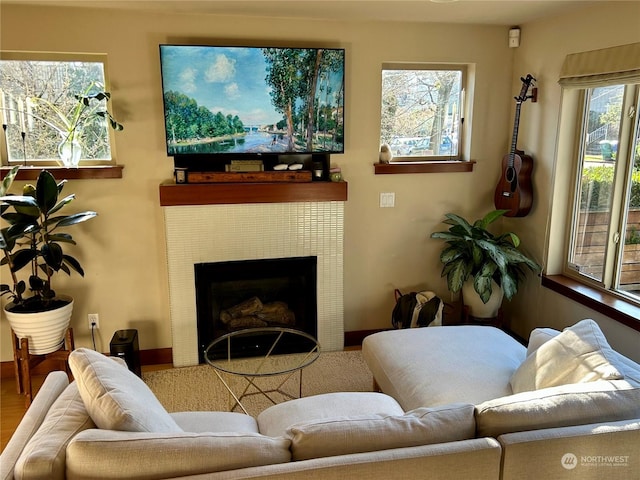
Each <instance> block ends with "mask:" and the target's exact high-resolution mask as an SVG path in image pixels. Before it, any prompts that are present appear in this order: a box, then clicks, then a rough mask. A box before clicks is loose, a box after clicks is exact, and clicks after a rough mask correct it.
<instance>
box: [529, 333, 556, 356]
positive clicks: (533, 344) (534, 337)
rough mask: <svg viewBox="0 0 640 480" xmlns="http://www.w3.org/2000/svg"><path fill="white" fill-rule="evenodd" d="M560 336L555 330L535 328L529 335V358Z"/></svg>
mask: <svg viewBox="0 0 640 480" xmlns="http://www.w3.org/2000/svg"><path fill="white" fill-rule="evenodd" d="M558 335H560V332H559V331H558V330H554V329H553V328H534V329H533V330H532V331H531V334H530V335H529V343H528V344H527V357H528V356H529V355H531V354H532V353H534V352H535V351H536V350H538V349H539V348H540V347H541V346H542V345H544V344H545V343H547V342H548V341H549V340H551V339H552V338H555V337H557V336H558Z"/></svg>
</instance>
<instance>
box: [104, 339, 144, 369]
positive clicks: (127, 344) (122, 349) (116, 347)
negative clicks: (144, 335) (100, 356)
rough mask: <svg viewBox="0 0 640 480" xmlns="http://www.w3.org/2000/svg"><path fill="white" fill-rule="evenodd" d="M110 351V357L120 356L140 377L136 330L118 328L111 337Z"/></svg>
mask: <svg viewBox="0 0 640 480" xmlns="http://www.w3.org/2000/svg"><path fill="white" fill-rule="evenodd" d="M109 346H110V352H111V356H112V357H120V358H121V359H123V360H124V361H125V362H126V363H127V367H129V370H131V371H132V372H133V373H135V374H136V375H138V376H139V377H142V371H141V369H140V347H139V346H138V331H137V330H134V329H131V330H118V331H116V333H114V334H113V338H112V339H111V343H110V344H109Z"/></svg>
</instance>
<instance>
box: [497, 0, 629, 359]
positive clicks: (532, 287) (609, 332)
mask: <svg viewBox="0 0 640 480" xmlns="http://www.w3.org/2000/svg"><path fill="white" fill-rule="evenodd" d="M639 41H640V2H611V3H610V5H607V6H606V7H602V6H599V7H591V8H587V9H584V10H580V11H576V12H572V13H571V14H568V15H564V16H559V17H556V18H552V19H546V20H540V21H537V22H532V23H530V24H527V25H525V26H523V29H522V44H521V47H520V48H519V49H518V51H517V54H516V57H515V62H514V91H515V88H516V87H515V85H516V84H520V80H519V77H520V76H521V75H524V74H526V73H531V74H533V75H534V76H535V77H536V78H537V79H538V87H539V88H538V94H539V101H538V103H530V102H528V103H526V104H525V105H523V107H522V115H521V121H520V135H519V142H518V143H519V146H520V148H524V149H525V150H527V153H529V154H530V155H532V156H533V157H534V159H535V160H534V162H535V167H534V174H533V180H534V191H535V195H536V198H535V200H534V205H533V209H532V211H531V214H530V215H529V216H528V217H527V218H526V219H509V220H508V221H507V222H505V228H508V229H512V230H515V231H517V232H518V233H519V234H520V235H521V236H522V238H523V242H526V243H525V244H526V245H527V247H528V248H529V249H530V250H531V251H532V252H533V253H534V255H535V256H536V257H537V258H539V259H543V261H546V259H544V258H543V255H544V254H543V252H544V248H545V232H546V229H547V219H548V216H549V214H550V212H551V209H552V203H553V205H554V206H555V208H556V209H557V210H554V212H553V213H554V215H560V216H561V215H564V211H565V210H566V209H563V208H562V205H561V202H560V199H561V198H562V199H564V198H565V192H566V190H564V188H559V189H558V191H557V192H554V190H553V188H552V184H553V178H554V169H555V150H556V141H557V135H556V133H557V127H558V119H559V106H560V95H561V89H560V87H559V85H558V83H557V82H558V77H559V73H560V68H561V66H562V62H563V61H564V58H565V56H566V55H567V54H569V53H575V52H582V51H588V50H595V49H599V48H605V47H610V46H615V45H623V44H627V43H633V42H639ZM560 162H563V160H562V159H561V160H560ZM554 194H555V195H557V197H556V198H555V200H554V201H553V202H552V196H553V195H554ZM551 273H557V272H553V271H552V272H551ZM508 310H509V313H510V316H511V318H512V321H513V322H514V327H515V329H516V331H517V332H518V333H520V334H521V335H528V333H529V332H530V331H531V329H533V328H535V327H536V326H540V325H548V326H552V327H556V328H563V327H565V326H568V325H571V324H573V323H575V322H576V321H577V320H580V319H582V318H593V319H594V320H596V321H598V323H599V324H600V326H601V328H602V329H603V331H604V333H605V335H606V336H607V339H608V340H609V342H610V343H611V344H612V345H614V346H615V347H616V348H617V349H618V350H619V351H621V352H622V353H624V354H626V355H628V356H629V357H631V358H634V359H635V360H636V361H640V347H639V346H640V332H637V331H635V330H633V329H631V328H628V327H626V326H624V325H622V324H620V323H618V322H615V321H612V320H611V319H609V318H607V317H605V316H603V315H600V314H598V313H596V312H594V311H593V310H590V309H588V308H586V307H583V306H582V305H579V304H577V303H575V302H573V301H571V300H568V299H566V298H565V297H563V296H561V295H558V294H556V293H554V292H552V291H550V290H548V289H546V288H542V287H540V286H539V285H536V284H535V282H529V283H528V284H527V289H526V290H525V291H523V292H521V293H520V294H519V295H518V296H517V299H514V302H512V304H511V305H509V306H508Z"/></svg>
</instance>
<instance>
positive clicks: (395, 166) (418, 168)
mask: <svg viewBox="0 0 640 480" xmlns="http://www.w3.org/2000/svg"><path fill="white" fill-rule="evenodd" d="M475 163H476V162H475V160H471V161H468V162H467V161H462V162H459V161H437V160H434V161H426V162H406V163H374V164H373V166H374V168H375V174H376V175H388V174H394V173H443V172H472V171H473V165H474V164H475Z"/></svg>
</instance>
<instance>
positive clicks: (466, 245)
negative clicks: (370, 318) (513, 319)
mask: <svg viewBox="0 0 640 480" xmlns="http://www.w3.org/2000/svg"><path fill="white" fill-rule="evenodd" d="M506 212H507V210H494V211H492V212H489V213H488V214H487V215H485V216H484V218H482V219H480V220H476V221H475V222H474V223H473V224H471V223H469V222H468V221H467V220H465V219H464V218H462V217H460V216H459V215H455V214H453V213H447V214H446V215H445V217H446V220H445V221H444V223H446V224H448V225H451V227H450V228H449V230H448V231H446V232H434V233H432V234H431V238H437V239H441V240H444V241H445V242H446V247H445V248H444V249H443V250H442V253H441V254H440V261H441V262H442V263H443V264H444V266H443V268H442V276H443V277H444V276H446V277H447V287H448V289H449V290H450V291H451V292H453V293H457V292H459V291H460V290H462V296H463V301H464V303H465V305H466V306H468V307H469V310H470V314H471V315H472V316H474V317H477V318H490V317H494V316H495V315H496V314H497V311H498V308H499V307H500V305H501V304H502V296H503V295H504V296H506V297H507V299H508V300H511V298H512V297H513V296H514V295H515V294H516V292H517V291H518V283H519V281H520V279H521V278H522V277H523V276H524V274H525V272H526V269H529V270H531V271H533V272H539V271H540V265H538V264H537V263H536V262H535V261H534V260H532V259H531V258H529V257H528V256H526V255H525V254H524V253H523V252H522V251H520V250H519V247H520V238H519V237H518V236H517V235H516V234H515V233H511V232H509V233H503V234H501V235H497V236H496V235H494V234H493V233H491V232H490V231H489V230H488V227H489V225H490V224H491V223H493V222H495V221H496V220H497V219H498V218H500V217H501V216H502V215H504V214H505V213H506ZM492 296H493V298H492ZM474 297H476V298H474ZM478 298H479V300H480V302H474V300H476V299H478ZM483 305H489V310H491V311H481V309H482V306H483ZM496 305H497V306H496Z"/></svg>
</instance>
